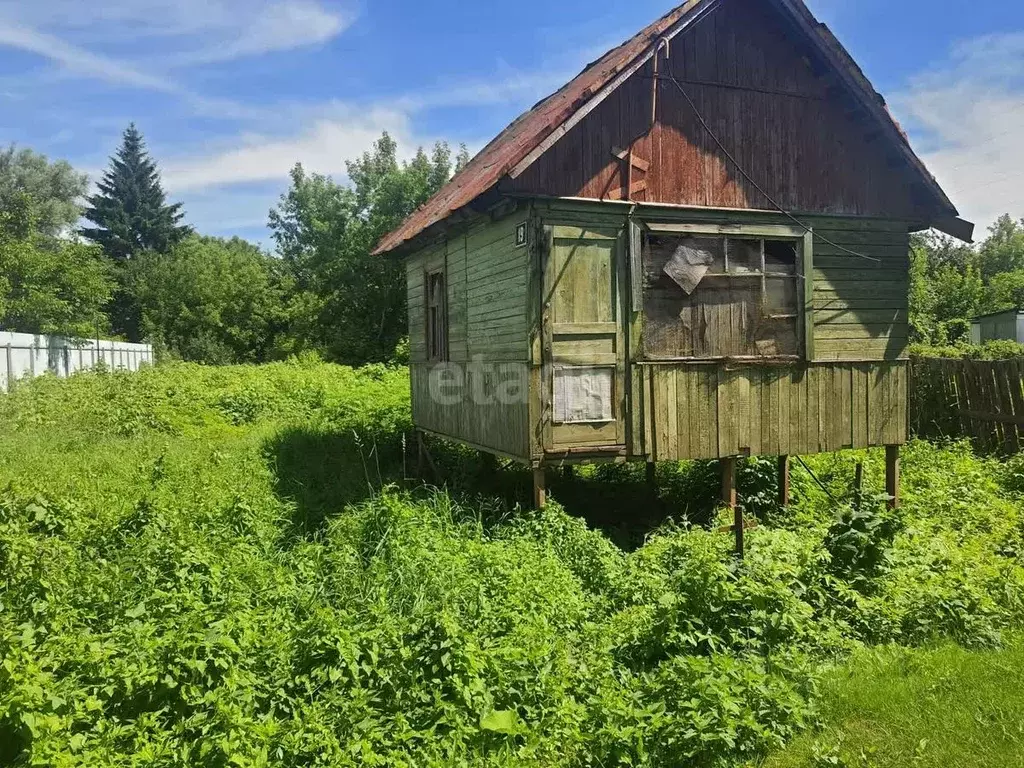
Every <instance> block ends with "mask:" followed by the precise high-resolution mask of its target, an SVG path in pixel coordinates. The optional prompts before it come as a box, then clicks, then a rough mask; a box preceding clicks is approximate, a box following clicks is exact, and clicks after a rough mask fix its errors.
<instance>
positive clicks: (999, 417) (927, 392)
mask: <svg viewBox="0 0 1024 768" xmlns="http://www.w3.org/2000/svg"><path fill="white" fill-rule="evenodd" d="M911 381H912V382H913V387H912V390H911V393H912V394H911V410H910V412H911V424H912V427H913V432H914V434H915V435H916V436H918V437H923V438H930V439H937V438H945V437H952V438H961V437H966V438H970V440H971V441H972V442H973V443H974V445H975V447H976V448H977V449H978V450H980V451H983V452H986V453H1003V454H1010V453H1017V452H1019V451H1020V450H1021V449H1022V448H1024V361H1022V360H938V359H916V360H914V361H913V363H912V369H911Z"/></svg>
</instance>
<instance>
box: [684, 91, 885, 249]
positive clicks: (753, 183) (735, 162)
mask: <svg viewBox="0 0 1024 768" xmlns="http://www.w3.org/2000/svg"><path fill="white" fill-rule="evenodd" d="M664 76H665V77H668V79H669V80H671V81H672V82H673V83H674V84H675V86H676V88H678V89H679V92H680V93H681V94H683V98H684V99H686V103H687V104H689V105H690V109H692V110H693V114H695V115H696V116H697V119H698V120H699V121H700V124H701V126H702V127H703V128H704V130H705V131H707V134H708V136H710V137H711V138H712V140H714V142H715V144H717V145H718V148H719V149H720V150H722V152H723V153H724V154H725V156H726V157H727V158H728V159H729V162H731V163H732V164H733V165H734V166H736V170H738V171H739V172H740V174H741V175H742V176H743V178H744V179H746V180H747V181H748V182H749V183H750V185H751V186H752V187H753V188H754V189H756V190H757V191H758V192H760V193H761V194H762V195H763V196H764V198H765V200H767V201H768V202H769V203H771V204H772V205H773V206H774V207H775V208H776V209H777V210H778V211H779V213H781V214H784V215H785V216H786V217H787V218H788V219H790V220H791V221H793V222H794V223H795V224H796V225H797V226H799V227H801V228H802V229H803V230H804V231H806V232H811V233H813V234H814V237H815V238H816V239H818V240H821V241H822V242H823V243H828V244H829V245H831V246H832V247H833V248H838V249H839V250H840V251H843V252H844V253H848V254H850V255H851V256H856V257H857V258H860V259H866V260H867V261H873V262H875V263H876V264H881V263H882V260H881V259H876V258H875V257H874V256H867V255H865V254H863V253H858V252H857V251H851V250H850V249H849V248H847V247H846V246H844V245H840V244H839V243H834V242H832V241H831V240H829V239H828V238H827V237H824V236H822V235H820V234H818V233H816V232H814V231H813V230H812V229H811V228H810V227H809V226H807V225H806V224H804V223H803V222H802V221H800V219H798V218H797V217H796V216H794V215H793V214H792V213H790V212H789V211H787V210H786V209H785V208H783V207H782V206H781V205H779V203H778V202H776V200H775V198H773V197H772V196H771V195H769V194H768V193H767V192H766V191H765V190H764V188H762V187H761V185H760V184H758V183H757V182H756V181H754V179H753V177H751V175H750V174H749V173H747V171H746V169H744V167H743V166H742V165H740V163H739V161H738V160H737V159H736V158H735V157H733V156H732V153H731V152H730V151H729V150H728V149H727V148H726V146H725V145H724V144H723V143H722V141H721V140H720V139H719V138H718V136H717V135H715V132H714V131H713V130H711V126H710V125H708V124H707V121H705V120H704V115H702V114H701V113H700V110H699V109H697V105H696V104H694V103H693V99H691V98H690V94H688V93H687V92H686V89H685V88H683V86H682V85H680V83H679V81H678V80H676V78H675V75H673V74H672V73H671V72H669V73H667V74H666V75H664Z"/></svg>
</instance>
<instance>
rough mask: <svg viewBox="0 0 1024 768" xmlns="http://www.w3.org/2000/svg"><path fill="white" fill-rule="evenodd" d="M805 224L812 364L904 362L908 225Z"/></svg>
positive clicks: (814, 221)
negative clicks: (810, 245) (808, 230)
mask: <svg viewBox="0 0 1024 768" xmlns="http://www.w3.org/2000/svg"><path fill="white" fill-rule="evenodd" d="M806 223H808V224H809V225H810V226H813V227H814V256H813V261H814V299H813V300H814V307H813V309H814V359H815V361H821V360H898V359H901V358H904V357H906V354H907V345H908V343H909V338H910V321H909V317H908V314H907V307H908V301H909V298H908V297H909V293H910V235H909V233H908V232H907V225H906V224H905V223H900V222H893V221H884V220H877V219H828V218H817V217H810V219H809V220H808V221H807V222H806ZM851 251H852V252H853V253H851ZM854 254H859V255H854ZM864 257H867V258H864ZM871 259H875V261H872V260H871Z"/></svg>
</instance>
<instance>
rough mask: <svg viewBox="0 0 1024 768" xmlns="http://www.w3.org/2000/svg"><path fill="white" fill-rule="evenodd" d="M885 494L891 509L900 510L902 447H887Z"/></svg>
mask: <svg viewBox="0 0 1024 768" xmlns="http://www.w3.org/2000/svg"><path fill="white" fill-rule="evenodd" d="M885 492H886V494H887V495H888V496H889V509H899V508H900V447H899V446H898V445H887V446H885Z"/></svg>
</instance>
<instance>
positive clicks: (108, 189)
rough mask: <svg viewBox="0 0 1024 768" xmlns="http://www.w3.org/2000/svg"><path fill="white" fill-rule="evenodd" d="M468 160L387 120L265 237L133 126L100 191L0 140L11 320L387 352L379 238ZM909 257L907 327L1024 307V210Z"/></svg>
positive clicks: (397, 328) (253, 357) (1, 220)
mask: <svg viewBox="0 0 1024 768" xmlns="http://www.w3.org/2000/svg"><path fill="white" fill-rule="evenodd" d="M468 159H469V158H468V156H467V153H466V150H465V148H464V147H463V148H462V149H461V150H460V151H459V152H458V153H457V154H454V155H453V152H452V150H451V148H450V147H449V146H448V145H447V144H445V143H438V144H437V145H435V146H434V148H433V150H432V152H431V153H429V154H428V153H426V152H424V151H423V150H422V149H420V150H419V151H418V152H417V153H416V154H415V156H414V157H413V159H412V160H409V161H401V160H400V159H399V156H398V146H397V144H396V143H395V141H394V140H393V139H392V138H391V137H390V136H388V135H387V134H384V135H382V136H381V138H380V139H379V140H378V141H377V142H376V143H375V144H374V146H373V148H372V149H371V150H370V151H368V152H366V153H364V154H363V155H362V156H361V157H359V158H357V159H355V160H353V161H351V162H348V163H347V176H348V183H347V184H340V183H338V182H336V181H335V180H333V179H331V178H330V177H328V176H325V175H321V174H317V173H310V172H308V171H307V170H306V169H304V168H303V167H302V166H301V165H296V166H295V167H294V168H293V169H292V171H291V178H290V184H289V187H288V190H287V191H286V192H285V193H284V194H283V195H282V196H281V198H280V200H279V202H278V204H277V205H276V206H275V207H274V208H273V209H272V210H271V211H270V212H269V217H268V222H267V223H268V228H269V231H270V235H271V239H272V241H273V243H274V245H275V252H274V253H268V252H267V251H265V250H263V249H262V248H260V247H259V246H258V245H256V244H254V243H250V242H247V241H245V240H242V239H240V238H237V237H235V238H230V239H226V238H220V237H211V236H208V235H203V234H202V233H199V232H196V231H194V229H193V228H192V227H190V226H188V224H187V221H186V217H185V212H184V210H183V208H182V204H181V203H170V202H168V201H167V198H166V195H165V194H164V191H163V188H162V186H161V182H160V173H159V169H158V166H157V163H156V162H155V160H154V159H153V158H152V157H150V156H149V154H148V152H147V150H146V146H145V142H144V140H143V137H142V134H141V133H140V132H139V131H138V129H137V128H136V127H135V126H134V125H131V126H129V127H128V128H127V130H125V132H124V135H123V139H122V142H121V146H120V147H119V148H118V149H117V151H116V153H115V154H114V156H113V157H112V158H111V160H110V165H109V167H108V169H107V171H106V172H105V173H104V175H103V177H102V179H100V180H99V181H98V183H97V184H96V187H95V189H94V191H93V194H92V195H91V196H87V192H88V189H89V185H88V180H87V179H86V177H85V175H84V174H82V173H79V172H78V171H76V170H75V169H74V168H73V167H72V166H71V165H70V164H68V163H67V162H65V161H63V160H58V161H53V162H51V161H50V160H48V159H47V158H46V157H44V156H43V155H40V154H38V153H36V152H33V151H32V150H31V149H27V148H21V149H18V148H15V147H13V146H12V147H10V148H8V149H6V150H0V329H3V330H14V331H21V332H25V333H47V334H59V335H67V336H73V337H94V336H104V337H111V336H114V337H119V338H122V339H125V340H128V341H151V342H153V343H154V344H156V345H157V347H158V348H159V349H161V350H162V351H163V352H164V353H166V354H169V355H171V356H174V357H179V358H182V359H185V360H194V361H200V362H207V363H218V364H220V363H238V362H263V361H267V360H272V359H278V358H282V357H286V356H288V355H291V354H295V353H299V352H303V351H315V352H318V353H319V354H321V355H322V356H323V357H325V358H326V359H328V360H334V361H338V362H343V363H349V364H360V363H365V362H375V361H383V360H390V359H393V357H394V355H395V351H396V348H397V347H400V344H399V342H400V341H401V339H402V338H403V336H404V335H405V333H406V327H407V326H406V314H405V287H404V276H403V274H402V272H401V269H400V266H399V265H398V264H396V263H395V262H394V261H393V260H389V259H381V258H377V257H372V256H370V251H371V250H372V248H373V246H374V244H375V243H376V242H377V241H378V240H379V239H380V238H381V237H382V236H383V235H384V234H385V233H387V232H388V231H390V230H391V229H393V228H394V227H395V226H397V225H398V224H399V223H400V222H401V221H402V220H403V219H404V218H405V217H406V216H408V215H409V214H410V213H411V212H412V211H414V210H415V209H416V208H417V207H419V206H420V205H421V204H422V203H424V202H425V201H426V200H427V198H428V197H430V195H432V194H433V193H434V192H435V191H437V190H438V189H439V188H440V187H441V186H442V185H443V184H445V182H447V181H448V179H449V178H450V177H451V175H452V173H453V171H455V170H458V169H460V168H461V167H462V166H463V165H464V164H465V163H466V162H468ZM83 219H84V221H85V222H86V224H85V225H84V226H83V225H82V221H83ZM910 265H911V281H910V285H911V288H910V318H909V319H910V325H911V333H912V337H913V338H912V341H915V342H917V343H920V344H926V345H932V346H949V345H957V344H965V343H967V342H968V341H969V338H970V319H971V318H972V317H975V316H977V315H979V314H984V313H986V312H994V311H999V310H1002V309H1009V308H1013V307H1024V219H1021V220H1019V221H1017V220H1014V219H1013V218H1011V217H1010V216H1009V215H1005V216H1003V217H1002V218H1000V219H999V220H998V221H997V222H996V223H995V224H994V225H993V226H992V227H991V228H990V231H989V235H988V237H987V238H986V239H985V240H984V241H983V242H981V243H980V244H978V245H973V246H968V245H964V244H961V243H958V242H957V241H954V240H952V239H950V238H947V237H945V236H942V235H938V234H935V233H927V234H923V235H915V236H914V238H913V240H912V246H911V253H910Z"/></svg>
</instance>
